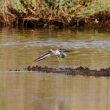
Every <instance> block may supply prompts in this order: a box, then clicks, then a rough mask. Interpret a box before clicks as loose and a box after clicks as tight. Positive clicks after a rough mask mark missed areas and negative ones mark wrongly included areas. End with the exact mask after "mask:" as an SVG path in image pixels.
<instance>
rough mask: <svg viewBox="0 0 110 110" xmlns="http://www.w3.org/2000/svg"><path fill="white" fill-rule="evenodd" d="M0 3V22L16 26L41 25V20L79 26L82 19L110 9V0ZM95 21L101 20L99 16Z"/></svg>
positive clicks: (6, 0) (8, 0)
mask: <svg viewBox="0 0 110 110" xmlns="http://www.w3.org/2000/svg"><path fill="white" fill-rule="evenodd" d="M0 4H1V5H0V22H1V23H3V24H5V25H13V24H14V25H15V26H18V25H19V24H20V23H22V25H23V26H24V25H26V24H28V23H30V22H32V23H34V24H38V25H39V21H40V23H41V22H42V23H41V24H43V25H45V24H46V25H51V24H55V23H60V24H62V25H63V26H66V25H67V26H68V25H70V24H71V25H74V23H76V24H77V26H78V25H79V21H81V20H82V19H83V21H84V22H85V23H86V20H89V19H90V18H91V16H92V18H93V16H95V17H96V15H98V14H99V13H100V12H109V11H110V1H109V0H104V1H103V0H0ZM102 16H103V15H102ZM93 21H94V22H96V21H97V22H96V23H98V22H100V20H99V18H98V16H97V17H96V18H95V19H94V20H93Z"/></svg>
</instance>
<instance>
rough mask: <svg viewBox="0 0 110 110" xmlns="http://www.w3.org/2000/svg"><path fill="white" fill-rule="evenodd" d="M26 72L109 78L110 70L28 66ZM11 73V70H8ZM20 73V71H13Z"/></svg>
mask: <svg viewBox="0 0 110 110" xmlns="http://www.w3.org/2000/svg"><path fill="white" fill-rule="evenodd" d="M25 70H26V71H36V72H37V71H38V72H43V73H48V74H49V73H55V74H65V75H72V76H75V75H82V76H95V77H99V76H105V77H109V76H110V68H106V69H103V68H102V69H100V70H91V69H89V68H87V67H85V68H84V67H77V68H50V67H47V66H45V67H42V66H37V65H36V66H28V67H27V68H25ZM10 71H11V70H10ZM15 71H20V70H15Z"/></svg>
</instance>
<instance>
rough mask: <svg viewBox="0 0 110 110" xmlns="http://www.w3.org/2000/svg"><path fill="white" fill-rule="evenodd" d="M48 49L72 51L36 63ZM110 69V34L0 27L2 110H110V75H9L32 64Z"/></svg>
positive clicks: (18, 73) (22, 72)
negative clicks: (96, 76) (108, 77)
mask: <svg viewBox="0 0 110 110" xmlns="http://www.w3.org/2000/svg"><path fill="white" fill-rule="evenodd" d="M50 48H67V49H70V50H71V52H70V53H69V54H68V55H67V57H66V58H65V59H64V60H62V61H60V62H58V60H57V59H56V58H52V57H50V58H47V59H46V60H44V61H43V62H39V63H33V60H34V59H35V58H37V57H38V56H40V55H41V54H43V53H44V52H46V51H47V50H48V49H50ZM36 64H38V65H41V66H44V65H47V66H51V67H65V66H66V67H77V66H87V67H89V68H91V69H94V68H95V69H100V68H106V67H110V34H109V33H99V32H97V31H93V30H91V31H82V32H80V31H71V30H58V31H55V30H37V29H35V30H17V29H9V28H5V29H0V109H1V110H15V109H16V110H50V109H52V110H73V109H75V110H83V109H84V110H97V109H100V110H109V109H110V106H109V102H110V98H109V97H110V89H109V88H110V80H109V79H107V78H106V77H100V78H95V77H83V76H77V77H76V76H75V77H71V76H66V75H58V74H56V75H55V74H51V75H49V74H39V73H38V72H26V71H21V72H14V71H13V72H10V71H8V70H10V69H14V70H15V69H17V68H19V69H23V68H25V67H27V66H28V65H36Z"/></svg>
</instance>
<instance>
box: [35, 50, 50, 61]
mask: <svg viewBox="0 0 110 110" xmlns="http://www.w3.org/2000/svg"><path fill="white" fill-rule="evenodd" d="M49 56H51V52H50V51H49V52H47V53H46V54H44V55H42V56H40V57H38V58H37V59H35V60H34V62H35V61H41V60H43V59H45V58H47V57H49Z"/></svg>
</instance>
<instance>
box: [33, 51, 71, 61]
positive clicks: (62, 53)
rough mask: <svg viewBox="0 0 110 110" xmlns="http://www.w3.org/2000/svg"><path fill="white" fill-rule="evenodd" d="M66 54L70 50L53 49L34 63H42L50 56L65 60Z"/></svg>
mask: <svg viewBox="0 0 110 110" xmlns="http://www.w3.org/2000/svg"><path fill="white" fill-rule="evenodd" d="M66 52H70V50H66V49H56V50H53V49H50V50H49V51H48V52H47V53H45V54H44V55H42V56H40V57H38V58H37V59H35V60H34V62H35V61H42V60H44V59H45V58H47V57H49V56H56V57H57V58H65V56H66Z"/></svg>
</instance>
